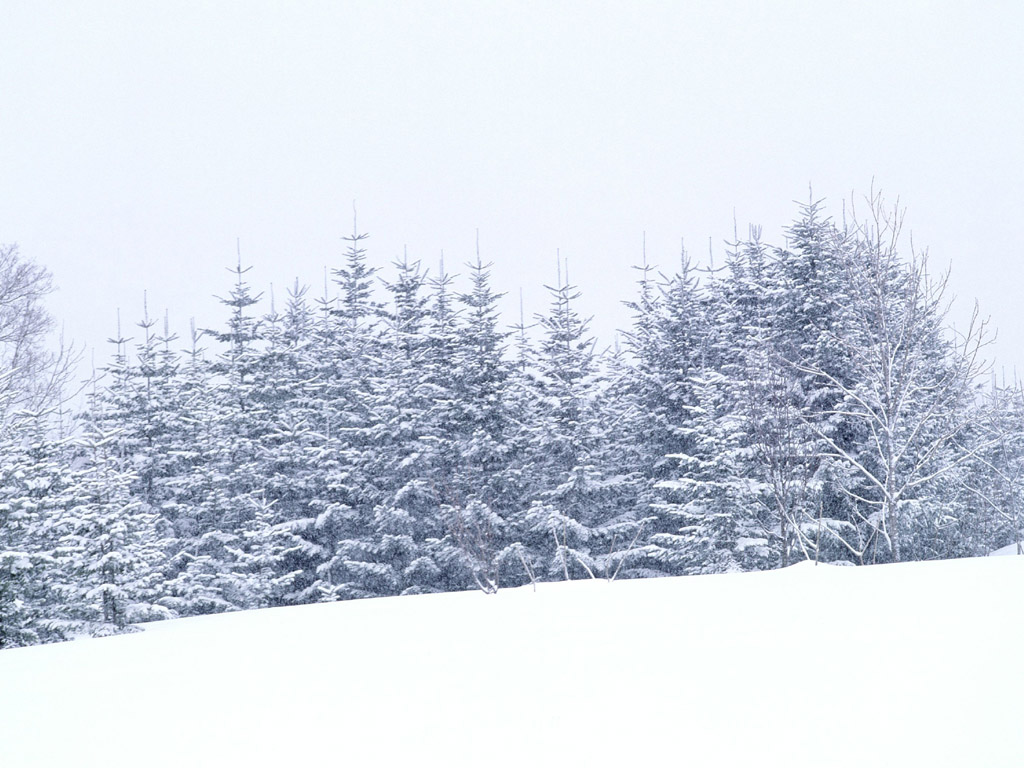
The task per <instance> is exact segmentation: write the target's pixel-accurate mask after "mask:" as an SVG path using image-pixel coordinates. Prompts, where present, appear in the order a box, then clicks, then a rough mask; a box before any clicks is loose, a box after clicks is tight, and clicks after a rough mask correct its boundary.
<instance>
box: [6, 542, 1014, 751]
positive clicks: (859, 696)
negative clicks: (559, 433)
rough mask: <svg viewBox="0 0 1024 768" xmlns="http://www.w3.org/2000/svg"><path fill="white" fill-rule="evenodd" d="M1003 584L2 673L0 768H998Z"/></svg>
mask: <svg viewBox="0 0 1024 768" xmlns="http://www.w3.org/2000/svg"><path fill="white" fill-rule="evenodd" d="M1021 594H1024V558H1015V557H1000V558H979V559H974V560H961V561H944V562H928V563H912V564H904V565H895V566H876V567H865V568H838V567H828V566H821V567H815V566H813V565H810V564H801V565H799V566H795V567H792V568H789V569H786V570H784V571H775V572H768V573H753V574H735V575H723V576H706V577H682V578H665V579H649V580H643V581H629V582H625V581H617V582H613V583H609V582H606V581H594V582H589V581H587V582H573V583H568V584H565V583H557V584H541V585H539V586H538V588H537V590H536V591H535V592H534V591H533V590H532V589H531V588H529V587H525V588H520V589H515V590H503V591H501V592H499V593H498V594H497V595H496V596H487V595H483V594H482V593H458V594H441V595H427V596H417V597H399V598H383V599H376V600H363V601H356V602H347V603H332V604H321V605H310V606H302V607H296V608H279V609H271V610H263V611H248V612H241V613H233V614H223V615H218V616H209V617H202V618H196V619H184V620H177V621H169V622H163V623H157V624H150V625H146V627H145V630H144V631H142V632H139V633H136V634H132V635H127V636H120V637H113V638H103V639H94V640H81V641H77V642H72V643H65V644H59V645H51V646H43V647H35V648H24V649H13V650H7V651H3V652H0V691H2V696H0V765H2V766H3V767H4V768H23V767H24V768H29V767H30V766H76V767H77V766H80V767H83V768H84V767H86V766H97V767H99V766H104V767H112V766H225V767H227V766H278V765H287V766H310V765H332V766H333V765H352V766H370V765H388V766H390V765H398V766H401V765H445V766H480V765H488V766H493V765H509V766H527V765H532V766H545V765H556V764H557V765H566V766H568V765H587V766H603V765H608V766H612V765H615V766H642V765H646V764H659V765H665V764H670V765H694V766H705V765H707V766H711V765H722V766H728V765H744V766H746V765H758V766H774V765H780V766H781V765H787V766H845V765H893V766H896V765H899V766H905V765H926V766H944V765H949V766H954V765H956V766H1019V765H1021V764H1024V705H1022V704H1021V700H1020V691H1021V690H1022V688H1024V685H1022V684H1024V674H1022V672H1021V664H1020V662H1021V654H1022V651H1024V620H1022V618H1021V611H1020V608H1019V601H1020V595H1021Z"/></svg>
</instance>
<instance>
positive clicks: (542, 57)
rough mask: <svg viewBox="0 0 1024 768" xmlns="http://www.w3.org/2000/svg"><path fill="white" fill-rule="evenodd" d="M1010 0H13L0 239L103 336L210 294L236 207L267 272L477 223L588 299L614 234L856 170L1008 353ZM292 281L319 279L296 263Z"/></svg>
mask: <svg viewBox="0 0 1024 768" xmlns="http://www.w3.org/2000/svg"><path fill="white" fill-rule="evenodd" d="M1022 21H1024V13H1022V6H1020V4H1017V3H992V4H988V5H986V6H985V8H984V9H979V8H978V7H977V5H975V4H969V3H959V2H945V3H942V4H941V5H938V6H937V5H935V4H933V3H925V2H904V3H898V4H893V3H882V2H869V3H855V4H853V3H839V2H832V3H815V4H813V5H812V4H807V3H796V2H776V3H770V4H767V3H752V2H751V3H720V2H708V3H699V2H688V3H685V4H683V3H673V2H661V3H659V2H649V3H622V4H614V3H594V2H564V3H548V2H544V3H486V4H484V3H475V2H466V3H419V2H389V3H353V2H337V3H333V2H332V3H326V2H325V3H313V2H305V3H270V2H244V3H242V2H214V3H197V4H187V5H186V4H167V3H157V2H138V0H130V1H127V2H117V1H115V0H107V1H106V2H103V3H92V4H68V3H45V2H20V1H16V2H8V3H5V4H4V7H3V9H2V10H0V178H2V179H3V183H2V184H0V242H11V241H17V242H19V243H20V244H21V247H22V250H23V253H24V254H26V255H27V256H30V257H32V258H34V259H36V260H38V261H39V262H41V263H43V264H46V265H47V266H49V267H50V268H51V269H52V270H53V271H54V273H55V275H56V278H57V282H58V283H59V285H60V288H61V291H60V293H59V295H58V296H57V297H56V299H55V300H54V302H53V305H52V306H53V310H54V313H55V315H56V316H57V318H58V320H60V321H61V322H62V323H63V324H64V327H65V331H66V333H67V334H68V335H69V336H71V337H73V338H75V339H77V340H79V341H81V342H83V343H85V344H87V345H89V346H96V347H98V348H99V351H98V354H97V358H98V360H99V361H101V362H102V360H103V359H105V356H106V354H107V350H106V349H105V348H104V344H103V340H104V339H105V338H107V337H109V336H112V335H114V333H115V321H116V310H117V308H118V307H121V308H122V310H123V315H124V322H125V325H126V326H129V327H130V324H131V323H132V322H134V321H135V320H136V319H138V318H139V317H140V316H141V314H142V294H143V291H144V290H148V292H149V303H150V310H151V312H153V313H162V311H163V309H164V308H165V307H167V308H169V309H170V311H171V314H172V321H173V324H174V326H175V328H177V329H178V330H179V332H180V331H183V330H184V329H185V328H186V327H187V321H188V317H189V316H192V315H196V316H198V320H199V324H200V325H201V326H203V325H206V326H210V325H214V324H216V323H218V322H219V321H220V319H221V318H222V317H223V313H222V312H221V311H220V308H219V307H218V306H217V304H216V300H215V299H213V298H212V295H213V294H216V293H219V294H224V293H225V292H226V291H227V286H228V280H229V279H230V278H229V275H227V273H226V272H225V271H224V270H223V267H224V266H227V265H229V264H231V263H232V262H233V260H234V251H235V240H236V238H240V240H241V244H242V251H243V256H244V258H245V260H246V261H247V262H249V263H251V264H253V265H254V267H255V270H254V271H253V272H252V273H251V275H252V278H253V280H254V282H255V283H256V285H257V286H258V287H260V288H262V289H264V290H266V289H267V287H268V286H269V284H270V283H274V284H276V290H277V292H278V293H280V292H281V291H282V290H283V285H284V284H287V283H290V282H291V280H292V279H293V278H294V277H296V276H298V277H300V278H301V279H302V280H303V281H307V282H312V283H317V284H318V283H319V282H320V281H321V279H322V274H323V272H322V269H323V267H324V265H337V264H338V263H339V261H338V260H339V257H340V253H341V248H342V243H341V242H340V240H339V238H340V237H341V236H342V235H344V234H346V233H348V232H349V231H350V229H351V208H352V202H353V200H355V201H357V205H358V208H359V211H360V228H361V229H365V230H367V231H369V232H370V233H371V235H372V240H371V255H372V258H373V259H374V260H375V262H376V263H378V264H386V263H387V262H388V261H390V260H391V259H393V258H395V257H397V256H398V255H400V254H401V253H402V251H403V248H405V247H408V252H409V255H410V257H412V258H414V259H422V260H423V261H424V262H425V263H428V264H430V265H434V264H435V263H436V262H437V260H438V258H439V256H440V253H441V251H442V250H443V251H444V252H445V254H446V259H447V264H448V265H449V267H450V269H451V270H452V271H456V269H457V266H458V265H459V264H461V263H462V262H464V261H465V260H466V259H468V258H469V257H470V256H471V255H472V252H473V249H474V238H475V232H476V230H477V229H479V231H480V240H481V247H482V250H483V255H484V257H485V258H486V259H488V260H492V261H494V262H495V277H496V281H497V284H498V285H499V286H501V287H502V288H503V289H504V290H506V291H508V292H509V293H510V296H509V297H508V300H507V302H506V309H507V310H508V312H509V320H510V321H512V320H513V319H515V318H514V315H515V314H516V313H517V311H518V310H517V296H518V290H519V288H520V287H522V288H523V290H524V292H525V303H526V309H527V312H528V313H531V312H533V311H536V310H540V309H542V308H543V307H544V305H545V302H546V296H545V294H544V291H543V288H542V285H543V284H544V283H545V282H546V283H551V282H553V281H554V279H555V253H556V250H560V251H561V253H562V254H563V256H564V257H566V258H567V259H568V261H569V268H570V274H571V277H572V279H573V281H574V282H577V283H578V284H579V285H580V286H581V287H582V289H583V291H584V296H585V298H584V305H583V307H584V310H585V311H586V312H587V313H588V314H593V315H595V316H596V320H595V324H594V330H595V332H596V333H597V335H598V336H600V337H601V339H602V341H604V342H606V343H610V342H611V340H612V335H613V330H614V329H615V328H616V327H621V326H623V325H624V324H626V323H627V322H628V313H627V311H626V310H625V309H623V308H622V306H621V304H620V302H621V301H622V300H624V299H628V298H630V295H631V287H630V285H629V283H630V282H631V281H632V280H633V276H634V275H633V273H632V272H631V270H630V265H632V264H635V263H637V262H638V261H639V260H640V257H641V243H642V238H643V234H644V233H645V232H646V236H647V246H648V253H649V256H650V259H651V261H654V262H656V263H659V264H662V265H665V266H666V267H668V266H670V265H671V264H673V263H674V261H675V259H676V258H677V254H678V251H679V247H680V241H681V239H683V238H685V240H686V243H687V245H688V247H689V248H690V250H691V251H692V252H693V253H694V255H695V256H697V257H700V258H703V257H704V254H705V253H706V251H707V244H708V238H709V237H710V238H711V240H712V241H713V243H714V247H715V249H716V250H717V251H718V252H719V253H721V249H722V242H723V240H724V239H726V238H727V237H730V236H731V234H732V228H733V215H734V211H735V216H736V219H737V221H738V222H739V226H740V231H741V234H742V233H743V231H744V229H745V225H746V223H747V222H754V223H761V224H764V225H765V228H766V229H765V233H766V235H767V236H769V238H773V239H777V238H778V235H779V230H780V227H781V226H782V225H784V224H785V223H786V222H788V221H789V220H790V219H791V218H792V217H793V215H794V211H795V206H794V205H793V204H792V203H791V201H792V200H793V199H800V200H803V199H804V198H805V197H806V196H807V186H808V182H813V183H814V185H815V193H816V195H822V196H827V197H829V198H830V200H831V201H832V203H833V208H832V210H833V212H834V213H835V215H837V216H838V215H840V214H841V206H840V201H841V200H842V198H843V197H845V196H848V195H849V193H850V192H851V190H857V192H858V193H863V192H866V191H867V190H868V188H869V186H870V185H871V182H872V179H873V178H874V179H875V183H876V184H877V185H878V186H880V187H882V188H883V189H884V190H886V191H888V192H889V193H890V194H891V195H892V196H893V197H895V195H896V194H899V195H901V198H902V201H903V202H904V203H905V204H906V205H908V206H909V208H910V213H909V219H908V225H909V227H910V228H912V230H913V232H914V235H915V241H916V243H917V244H918V246H925V245H927V246H930V250H931V253H932V256H933V259H934V260H935V261H936V262H937V263H938V264H939V265H945V264H948V263H950V262H951V263H952V264H953V285H954V288H955V291H956V293H957V294H958V295H959V296H960V297H961V299H962V304H961V309H960V310H959V314H958V315H957V318H958V320H959V321H960V322H963V318H964V317H965V316H966V314H967V312H968V310H969V306H970V303H971V302H972V301H973V299H974V298H975V297H977V298H978V299H979V300H980V301H981V303H982V309H983V311H984V312H985V313H987V314H991V315H992V316H993V319H994V322H995V323H996V324H997V325H998V326H999V328H1000V331H1001V341H1000V343H999V347H998V352H999V355H1000V358H1001V359H1002V361H1003V362H1004V363H1006V364H1007V365H1009V366H1012V365H1013V364H1015V363H1016V362H1017V361H1019V360H1020V356H1019V355H1018V353H1017V350H1018V349H1020V348H1021V345H1022V342H1024V326H1022V325H1021V323H1020V322H1019V320H1018V313H1017V311H1016V310H1017V292H1018V288H1017V286H1018V284H1019V281H1020V276H1021V267H1020V264H1021V251H1022V245H1024V231H1022V230H1021V228H1020V227H1019V226H1018V224H1017V221H1016V219H1017V216H1016V214H1017V212H1018V211H1020V210H1021V209H1022V208H1024V187H1022V186H1021V185H1020V183H1019V176H1020V169H1021V166H1022V159H1024V158H1022V148H1021V147H1022V145H1021V142H1020V141H1019V131H1020V126H1021V124H1022V123H1024V119H1022V118H1024V110H1022V99H1024V96H1022V93H1024V92H1022V91H1021V89H1020V82H1021V81H1022V79H1024V58H1022V57H1021V56H1020V53H1019V50H1020V30H1021V23H1022ZM315 290H319V288H316V289H315Z"/></svg>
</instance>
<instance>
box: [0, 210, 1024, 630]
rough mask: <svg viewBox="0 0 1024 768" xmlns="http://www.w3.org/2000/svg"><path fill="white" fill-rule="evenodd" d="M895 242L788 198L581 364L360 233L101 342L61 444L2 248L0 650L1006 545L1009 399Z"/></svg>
mask: <svg viewBox="0 0 1024 768" xmlns="http://www.w3.org/2000/svg"><path fill="white" fill-rule="evenodd" d="M900 230H901V219H900V213H899V211H889V210H887V209H886V208H885V207H884V204H883V202H882V200H881V198H880V197H877V196H872V197H870V198H868V200H867V215H866V216H864V217H863V218H857V217H856V216H855V215H854V214H853V213H852V212H851V214H850V216H849V220H847V217H846V216H845V215H844V217H843V220H842V221H839V222H837V221H835V220H833V219H832V218H830V217H829V216H828V215H827V212H826V209H825V206H824V204H823V203H822V202H821V201H814V200H811V201H809V202H808V203H806V204H803V205H801V206H799V208H798V210H797V212H796V216H795V219H794V221H793V222H791V223H790V225H789V226H788V227H787V228H786V229H785V238H784V242H783V243H782V244H776V245H770V244H768V243H766V242H763V241H762V237H761V233H760V230H759V229H757V228H754V227H752V228H751V229H750V231H749V233H748V236H747V237H746V238H742V239H741V238H739V237H736V238H735V242H733V243H731V244H729V247H728V251H727V254H726V259H725V264H724V265H722V266H721V267H720V268H719V269H703V270H698V269H696V268H695V267H694V266H692V265H691V263H690V260H689V258H688V257H687V255H686V253H685V252H683V253H681V254H679V255H678V256H677V257H674V258H672V259H671V261H672V262H674V264H673V266H672V267H671V268H670V269H663V270H659V269H657V268H655V267H654V266H652V265H649V264H648V263H647V262H646V256H645V259H644V261H643V263H641V264H640V265H639V266H638V267H637V286H636V290H635V291H634V295H633V296H632V297H631V298H630V299H629V300H628V301H627V305H628V307H629V309H630V311H631V315H632V319H631V324H630V327H629V328H627V329H624V330H623V332H622V339H623V342H622V343H621V344H616V345H615V347H614V348H612V349H609V350H607V351H602V350H599V349H598V347H597V346H596V344H595V341H594V339H592V338H591V336H590V335H589V333H588V323H587V320H586V319H585V318H583V317H581V315H580V314H579V311H578V304H579V292H578V291H577V290H576V289H575V288H574V287H573V286H571V285H569V284H568V282H567V280H565V279H563V278H562V277H561V275H560V277H559V280H558V284H557V285H555V286H552V287H549V288H548V292H549V294H550V302H549V306H548V309H547V311H545V312H543V313H541V314H539V315H538V316H537V317H535V318H534V322H532V323H530V324H527V323H526V322H525V321H524V320H523V319H522V318H520V321H519V323H518V324H516V325H508V324H507V323H506V322H504V321H503V319H502V318H501V316H500V314H499V310H498V302H499V300H500V299H501V294H500V293H499V292H498V291H497V290H496V289H495V288H494V286H492V282H491V276H490V271H489V265H488V264H486V263H485V262H484V261H483V260H482V259H481V258H480V256H479V254H477V257H476V259H475V260H474V261H472V262H471V263H469V264H467V265H466V274H465V277H464V278H463V279H461V280H457V279H456V278H455V277H453V276H451V275H449V274H448V273H446V272H445V271H444V267H443V265H442V267H441V269H440V270H439V271H438V272H437V273H436V274H433V275H431V274H429V273H428V271H427V270H425V269H424V268H422V266H421V265H420V263H418V262H415V261H410V260H409V259H408V258H402V259H399V260H397V261H395V262H394V263H393V264H392V265H391V266H390V268H389V269H387V270H381V269H379V268H378V267H374V266H372V265H371V262H370V260H369V258H368V254H367V250H366V247H365V246H366V241H367V236H366V235H365V234H361V233H360V232H359V231H358V229H357V228H356V229H354V231H353V234H352V235H351V236H349V237H347V238H345V240H346V242H347V249H346V252H345V254H344V256H343V260H342V261H341V263H340V264H339V265H337V267H336V268H335V269H333V270H332V287H331V289H330V290H328V291H325V294H324V296H322V297H320V298H317V299H313V298H311V297H310V293H309V290H308V288H306V287H305V286H302V285H300V284H299V283H298V282H296V284H295V285H294V286H293V287H292V288H291V290H289V291H288V292H287V295H286V296H285V297H283V301H278V300H275V298H274V297H271V300H270V302H269V309H263V310H260V309H259V308H260V307H261V306H264V305H265V302H264V300H263V298H262V297H261V296H260V295H257V294H256V293H255V292H254V289H253V288H252V286H251V283H250V281H249V274H248V269H246V268H245V267H243V265H242V263H241V261H240V260H239V262H238V264H237V265H236V266H235V267H234V269H233V270H232V272H233V284H232V285H231V286H230V292H229V293H228V295H227V297H226V298H224V299H223V300H222V302H223V305H224V307H225V310H226V315H227V317H226V319H225V321H224V322H223V324H222V325H221V326H220V327H218V328H211V329H199V328H196V327H195V325H194V324H193V327H192V328H191V332H190V334H189V336H188V338H186V339H184V340H181V339H179V338H177V337H176V336H175V335H173V334H172V333H170V331H169V329H168V326H167V322H166V318H164V319H163V321H162V322H161V321H160V320H159V319H157V318H154V317H152V316H150V315H149V314H148V311H147V313H146V314H145V315H144V317H143V318H142V319H141V320H140V321H139V322H138V324H137V330H136V331H134V332H132V333H133V338H128V337H127V336H126V335H125V334H124V333H123V332H122V329H121V328H118V329H117V334H116V336H115V337H114V338H113V339H112V340H111V341H112V345H113V348H114V351H113V354H112V357H111V359H110V361H109V362H108V364H107V365H106V366H105V367H104V369H103V370H102V372H101V373H102V375H101V376H97V377H94V379H93V380H92V382H91V383H90V384H89V387H90V390H89V393H88V395H87V397H86V406H85V407H84V409H82V411H81V413H78V414H75V417H74V418H73V419H71V420H69V419H68V418H67V417H66V414H65V413H64V409H62V408H61V407H60V406H59V405H58V403H60V402H61V398H60V397H58V396H56V395H55V392H56V391H57V389H59V387H57V384H59V383H60V382H65V383H66V381H67V380H68V378H69V373H68V371H69V367H68V358H67V356H66V355H64V354H61V353H58V354H56V355H50V356H46V355H44V354H43V353H42V352H40V351H39V350H41V349H43V347H42V346H41V342H40V340H41V338H42V335H43V334H45V332H46V330H47V329H48V320H47V318H46V316H45V313H42V310H41V309H40V306H41V305H40V303H39V301H40V299H41V297H42V296H44V295H45V293H46V292H47V291H48V290H49V284H48V275H47V273H46V272H45V270H42V269H41V268H39V267H35V266H33V265H32V264H31V262H28V261H26V260H25V259H22V258H21V257H20V256H19V255H18V253H17V251H16V249H13V248H9V247H8V248H5V249H4V250H3V251H2V253H0V255H3V256H4V258H3V259H0V275H2V276H4V277H3V280H2V281H0V282H3V283H10V284H11V285H15V284H16V283H17V280H16V274H15V273H17V271H18V270H19V269H21V270H22V278H21V280H22V283H25V282H26V280H27V282H28V283H31V284H32V285H34V287H35V289H36V292H35V293H34V294H32V295H27V294H26V295H25V296H22V297H21V298H18V296H17V289H15V288H12V289H11V291H8V292H7V295H8V296H10V297H12V299H11V300H10V301H8V300H7V298H5V296H4V295H0V320H2V321H3V322H2V323H0V325H2V326H3V328H5V329H6V328H8V327H11V328H13V329H17V328H18V327H22V330H21V331H19V332H18V333H20V335H21V337H22V338H21V342H22V349H21V352H18V351H17V349H16V347H15V346H12V344H13V342H11V341H10V339H14V338H15V336H17V335H18V333H14V332H13V331H12V333H11V334H9V336H10V339H0V343H2V344H6V345H7V346H6V347H5V349H7V352H8V353H9V354H6V356H5V357H4V358H2V362H3V363H4V366H5V369H6V370H8V371H9V373H8V374H7V375H6V376H5V377H4V378H3V380H2V382H0V383H2V384H4V387H3V391H2V392H0V395H2V396H0V442H2V448H0V456H2V465H0V647H4V646H11V645H24V644H31V643H36V642H45V641H50V640H55V639H61V638H64V637H69V636H74V635H77V634H82V633H93V634H101V633H104V632H113V631H120V630H123V629H124V628H126V627H127V626H129V625H130V624H132V623H136V622H140V621H148V620H155V619H162V618H172V617H178V616H192V615H198V614H206V613H213V612H220V611H228V610H235V609H245V608H256V607H266V606H276V605H289V604H298V603H309V602H318V601H333V600H345V599H352V598H362V597H377V596H385V595H399V594H417V593H425V592H435V591H445V590H463V589H481V590H484V591H485V592H493V591H496V590H498V589H499V588H501V587H512V586H519V585H525V584H530V583H535V582H537V581H545V580H563V579H581V578H588V579H589V578H605V579H614V578H642V577H653V576H667V575H683V574H701V573H721V572H727V571H746V570H760V569H768V568H776V567H784V566H786V565H789V564H791V563H794V562H797V561H799V560H813V561H816V562H828V563H843V564H858V565H859V564H867V563H882V562H893V561H901V560H920V559H933V558H949V557H964V556H973V555H980V554H985V553H986V552H988V551H989V550H991V549H995V548H997V547H1001V546H1004V545H1006V544H1008V543H1012V542H1019V541H1021V528H1022V525H1021V520H1020V513H1019V512H1018V508H1019V506H1020V496H1021V475H1022V469H1024V445H1022V441H1021V437H1020V436H1021V434H1022V433H1024V430H1022V429H1021V426H1022V421H1024V399H1022V396H1021V390H1020V389H1019V388H1018V387H1017V386H1016V385H1015V384H1011V385H1005V384H997V383H996V382H995V381H994V380H988V379H986V377H985V376H984V374H985V372H986V370H987V369H986V367H985V363H984V361H983V353H984V347H985V345H986V343H987V338H988V336H987V329H986V326H985V323H984V322H981V321H980V320H979V318H978V314H977V312H975V314H974V320H973V321H972V322H971V323H970V324H969V325H968V326H967V327H966V328H964V329H960V330H959V331H957V330H955V329H953V328H952V327H951V326H950V323H949V314H948V313H949V305H948V298H947V290H946V288H947V276H946V275H944V274H933V273H931V272H930V271H929V268H928V260H927V257H926V255H925V254H922V253H917V252H913V251H911V252H910V253H903V252H902V250H901V248H902V238H901V232H900ZM26 269H27V270H28V272H27V273H26V272H25V271H24V270H26ZM3 287H4V286H3V285H0V289H2V288H3ZM23 288H24V286H23ZM3 293H4V291H3V290H0V294H3ZM18 302H20V304H19V303H18ZM7 308H9V309H10V311H8V309H7ZM4 313H7V315H8V316H7V317H5V316H4ZM17 318H21V319H22V320H23V322H22V326H18V322H16V320H17ZM25 328H28V329H30V330H29V331H25ZM19 354H20V355H21V357H19ZM23 361H24V362H23ZM8 384H9V386H7V385H8Z"/></svg>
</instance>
